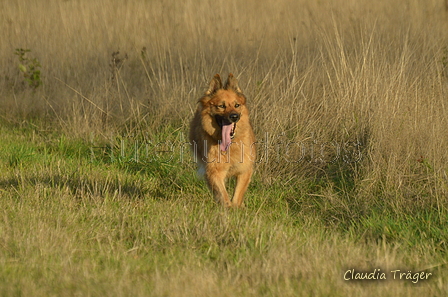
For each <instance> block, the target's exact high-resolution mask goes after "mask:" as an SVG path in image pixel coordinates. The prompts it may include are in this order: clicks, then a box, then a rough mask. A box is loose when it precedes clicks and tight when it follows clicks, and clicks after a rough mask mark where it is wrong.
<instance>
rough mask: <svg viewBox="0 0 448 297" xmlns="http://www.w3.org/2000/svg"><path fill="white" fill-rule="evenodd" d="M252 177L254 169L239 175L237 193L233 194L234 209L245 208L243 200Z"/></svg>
mask: <svg viewBox="0 0 448 297" xmlns="http://www.w3.org/2000/svg"><path fill="white" fill-rule="evenodd" d="M251 177H252V169H248V170H246V171H245V172H243V173H241V174H239V175H237V177H236V186H235V193H234V194H233V199H232V205H233V206H234V207H244V204H243V198H244V193H246V190H247V187H248V186H249V183H250V179H251Z"/></svg>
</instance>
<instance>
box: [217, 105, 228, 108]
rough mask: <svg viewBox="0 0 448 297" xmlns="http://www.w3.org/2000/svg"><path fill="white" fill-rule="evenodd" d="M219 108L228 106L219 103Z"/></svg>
mask: <svg viewBox="0 0 448 297" xmlns="http://www.w3.org/2000/svg"><path fill="white" fill-rule="evenodd" d="M218 107H219V108H226V106H225V105H224V104H221V105H218Z"/></svg>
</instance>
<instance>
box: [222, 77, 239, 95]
mask: <svg viewBox="0 0 448 297" xmlns="http://www.w3.org/2000/svg"><path fill="white" fill-rule="evenodd" d="M224 89H226V90H233V91H235V92H237V93H241V94H242V93H243V92H242V91H241V89H240V87H239V86H238V81H237V79H236V78H235V77H234V76H233V74H232V73H229V77H228V78H227V81H226V85H225V86H224Z"/></svg>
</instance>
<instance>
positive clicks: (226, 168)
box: [190, 74, 255, 207]
mask: <svg viewBox="0 0 448 297" xmlns="http://www.w3.org/2000/svg"><path fill="white" fill-rule="evenodd" d="M198 103H199V104H198V108H197V110H196V113H195V115H194V118H193V120H192V121H191V124H190V142H191V143H192V148H193V154H194V158H195V161H196V160H197V162H198V164H199V172H200V173H203V174H204V175H205V179H206V181H207V183H208V186H209V188H210V190H211V191H212V193H213V196H214V197H215V199H216V200H217V201H220V202H221V203H222V204H223V205H225V206H235V207H241V206H244V204H243V196H244V193H245V192H246V190H247V187H248V186H249V182H250V179H251V176H252V172H253V164H254V161H255V136H254V133H253V130H252V127H251V125H250V122H249V111H248V109H247V107H246V97H245V96H244V95H243V94H242V92H241V89H240V88H239V87H238V82H237V80H236V79H235V78H234V77H233V75H232V74H229V77H228V79H227V82H226V84H225V85H224V87H223V86H222V83H221V78H220V76H219V75H218V74H216V75H215V77H214V78H213V80H212V81H211V83H210V87H209V89H208V90H207V92H205V94H204V96H203V97H202V98H201V99H200V100H199V102H198ZM232 114H233V115H234V116H235V114H238V115H239V120H238V121H237V122H236V127H235V130H234V138H233V139H232V143H231V145H230V147H229V148H228V149H227V150H226V151H223V150H222V149H221V148H220V145H219V143H220V142H221V141H223V140H222V139H221V138H222V135H221V133H222V130H221V129H222V128H221V126H220V124H219V123H218V122H217V120H218V119H220V118H224V119H225V120H227V119H229V118H231V117H232ZM217 117H218V119H217ZM233 176H234V177H236V179H237V182H236V186H235V193H234V195H233V199H232V200H230V198H229V195H228V193H227V190H226V180H227V178H229V177H233Z"/></svg>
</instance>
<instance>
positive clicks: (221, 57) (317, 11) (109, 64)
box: [0, 0, 448, 209]
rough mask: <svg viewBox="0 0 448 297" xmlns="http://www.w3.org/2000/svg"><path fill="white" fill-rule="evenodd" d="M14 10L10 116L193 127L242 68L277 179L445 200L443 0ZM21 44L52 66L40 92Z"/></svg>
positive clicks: (6, 17)
mask: <svg viewBox="0 0 448 297" xmlns="http://www.w3.org/2000/svg"><path fill="white" fill-rule="evenodd" d="M0 8H1V10H0V11H1V12H0V14H1V17H0V19H1V21H0V30H1V32H2V35H3V36H2V42H1V43H0V52H1V54H0V55H1V59H0V67H1V74H2V80H1V82H0V83H1V84H2V91H1V96H2V97H3V100H2V103H1V104H2V117H5V118H7V119H9V120H14V119H17V116H18V115H19V116H21V117H22V119H23V118H30V117H44V118H46V119H52V122H54V121H55V120H56V122H57V123H59V124H60V125H61V126H62V127H63V128H64V129H66V130H68V131H70V133H72V134H73V135H79V136H83V135H84V137H86V136H85V135H91V134H92V133H94V134H104V135H108V133H111V132H110V131H117V129H118V130H119V131H128V132H129V131H132V132H133V133H135V131H146V132H147V131H149V132H151V131H155V130H156V129H157V127H160V126H161V125H168V124H170V125H174V126H175V127H181V128H182V129H183V130H185V129H186V128H185V127H186V126H187V125H186V123H187V122H188V121H189V119H190V118H191V114H192V110H194V105H195V101H196V99H197V98H198V97H199V96H200V95H201V94H202V92H203V90H204V88H205V86H206V84H207V82H208V80H209V79H210V77H211V76H212V75H213V74H214V73H219V72H220V73H227V72H230V71H231V72H234V73H236V74H238V76H239V78H240V81H241V85H242V86H243V89H244V90H245V92H246V93H247V94H248V97H249V100H250V103H251V108H252V116H253V123H254V126H255V128H256V133H257V134H258V139H259V140H260V141H262V143H263V145H264V144H265V143H266V142H268V143H269V150H263V151H262V155H261V159H260V161H261V162H260V166H259V173H260V176H261V177H262V179H263V180H264V181H265V182H268V183H269V182H272V181H278V179H277V178H275V177H276V176H278V175H277V174H273V173H277V172H279V171H280V172H282V174H283V175H282V178H281V179H282V180H285V175H286V176H289V177H288V178H286V179H291V178H295V177H298V176H299V177H301V176H309V175H310V174H312V175H318V176H319V175H323V176H327V177H328V175H329V174H330V175H334V174H336V175H337V174H338V173H337V172H336V171H339V172H342V173H344V172H348V173H349V174H350V176H351V183H352V184H354V185H352V186H353V189H355V190H354V191H355V192H354V193H353V194H354V196H356V197H358V198H359V199H361V200H365V199H374V198H372V197H377V196H378V195H380V196H381V197H382V198H381V199H383V200H386V201H393V202H392V203H391V204H392V206H393V207H397V208H398V209H401V208H403V207H404V208H406V207H407V206H409V205H413V206H423V205H426V206H428V205H431V206H434V207H438V208H440V209H441V208H442V206H443V205H445V204H446V203H445V201H446V195H447V187H448V185H447V177H446V170H447V162H448V160H447V153H446V147H447V144H448V136H447V134H446V133H444V132H445V129H446V124H447V118H448V117H447V116H448V115H447V106H446V98H447V75H448V73H447V67H448V66H447V63H448V62H447V59H448V50H447V46H448V40H447V36H446V32H447V29H448V16H447V15H446V12H445V11H444V10H443V2H442V1H436V0H433V1H426V0H425V1H423V0H414V1H394V2H390V1H380V2H377V1H376V2H371V1H331V2H329V1H328V2H326V1H323V2H319V1H266V2H264V3H263V5H260V4H259V3H256V2H253V1H248V2H245V3H240V2H237V1H229V2H227V3H226V5H220V4H216V3H214V2H212V1H200V2H189V1H187V2H184V3H177V2H171V1H165V2H162V1H157V2H144V1H137V2H118V1H116V2H114V1H112V2H110V1H95V2H90V1H62V2H61V1H47V2H46V3H38V2H34V1H17V2H15V3H9V2H8V3H7V2H5V3H2V4H1V7H0ZM16 48H25V49H30V50H31V52H30V53H28V55H29V56H30V57H35V58H37V59H38V60H39V61H40V63H41V65H42V75H41V76H42V79H43V82H44V85H43V86H42V87H41V88H39V89H38V90H37V91H35V92H32V91H30V90H28V88H27V87H26V85H24V84H23V82H22V78H21V76H20V75H19V71H18V61H17V57H15V56H14V50H15V49H16ZM116 51H119V52H120V53H119V54H115V55H112V53H114V52H116ZM107 131H109V132H107ZM291 142H293V144H291V145H288V143H291ZM266 152H268V153H269V155H268V156H267V155H266ZM268 157H269V160H267V158H268ZM302 157H303V158H302ZM358 159H360V160H358ZM287 160H290V161H291V160H292V161H300V162H297V163H291V162H286V161H287ZM332 160H335V161H337V163H338V164H339V165H340V166H336V167H337V168H338V169H334V168H335V166H333V163H331V162H329V161H332ZM265 161H268V162H267V163H266V162H265ZM346 161H353V162H346ZM332 168H333V169H332ZM341 168H342V169H341ZM344 174H345V173H344ZM428 203H429V204H428Z"/></svg>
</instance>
